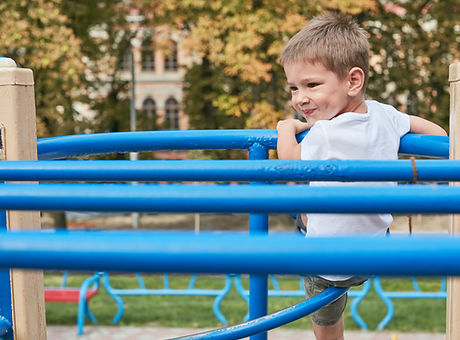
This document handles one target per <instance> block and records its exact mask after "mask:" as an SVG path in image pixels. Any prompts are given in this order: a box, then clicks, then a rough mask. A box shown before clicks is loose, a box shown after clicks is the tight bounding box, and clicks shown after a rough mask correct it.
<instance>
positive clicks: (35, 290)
mask: <svg viewBox="0 0 460 340" xmlns="http://www.w3.org/2000/svg"><path fill="white" fill-rule="evenodd" d="M33 85H34V79H33V74H32V71H31V70H30V69H22V68H16V64H15V62H14V61H13V60H12V59H9V58H0V124H1V134H2V136H1V137H2V138H1V140H2V156H3V159H6V160H36V159H37V134H36V121H35V98H34V86H33ZM6 219H7V226H8V229H9V230H18V229H40V212H39V211H7V213H6ZM10 273H11V300H12V301H11V304H12V310H13V334H14V339H15V340H30V339H38V340H41V339H46V323H45V299H44V292H43V272H42V271H26V270H19V269H13V270H11V272H10Z"/></svg>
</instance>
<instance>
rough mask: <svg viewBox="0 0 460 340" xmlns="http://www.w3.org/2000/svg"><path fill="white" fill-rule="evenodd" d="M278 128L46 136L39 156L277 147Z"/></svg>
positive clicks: (53, 157) (41, 143)
mask: <svg viewBox="0 0 460 340" xmlns="http://www.w3.org/2000/svg"><path fill="white" fill-rule="evenodd" d="M276 136H277V133H276V130H262V129H254V130H238V129H235V130H180V131H136V132H110V133H96V134H86V135H70V136H62V137H51V138H43V139H39V140H38V141H37V149H38V158H39V159H58V158H70V157H77V156H83V155H95V154H103V153H111V152H138V151H155V150H200V149H206V150H215V149H249V148H250V147H251V146H252V145H253V144H254V143H260V144H262V145H265V146H266V147H267V148H271V149H273V148H275V147H276Z"/></svg>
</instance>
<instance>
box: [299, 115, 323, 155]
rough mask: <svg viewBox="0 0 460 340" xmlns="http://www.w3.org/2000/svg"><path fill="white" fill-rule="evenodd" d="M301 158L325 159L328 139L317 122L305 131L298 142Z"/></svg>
mask: <svg viewBox="0 0 460 340" xmlns="http://www.w3.org/2000/svg"><path fill="white" fill-rule="evenodd" d="M300 150H301V151H300V159H301V160H304V161H305V160H322V159H327V150H328V141H327V138H326V135H325V133H324V131H323V129H322V127H321V123H319V122H317V123H316V124H315V125H314V126H313V127H312V128H311V129H310V131H309V132H308V133H307V135H306V136H305V137H304V139H303V140H302V142H301V144H300Z"/></svg>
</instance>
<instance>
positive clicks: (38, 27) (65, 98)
mask: <svg viewBox="0 0 460 340" xmlns="http://www.w3.org/2000/svg"><path fill="white" fill-rule="evenodd" d="M60 5H61V1H60V0H51V1H45V0H29V1H16V0H4V1H2V2H1V3H0V16H1V17H2V20H1V21H0V47H1V50H2V51H3V52H2V54H3V55H4V56H8V57H10V58H13V59H14V60H15V61H16V63H18V64H19V65H20V66H22V67H27V68H31V69H32V70H33V71H34V78H35V97H36V98H35V102H36V107H37V130H38V136H39V137H43V136H50V135H57V134H67V133H72V132H73V131H74V128H75V126H74V124H73V122H74V120H75V118H76V115H77V112H76V111H75V110H74V108H73V101H74V100H75V99H76V97H77V94H78V93H79V92H82V91H84V88H83V75H84V70H85V65H84V64H83V62H82V52H81V41H80V40H79V39H78V37H76V36H75V34H74V33H73V32H72V30H70V29H69V28H68V27H67V26H66V25H67V23H68V19H67V17H66V16H65V15H63V14H62V12H61V11H60Z"/></svg>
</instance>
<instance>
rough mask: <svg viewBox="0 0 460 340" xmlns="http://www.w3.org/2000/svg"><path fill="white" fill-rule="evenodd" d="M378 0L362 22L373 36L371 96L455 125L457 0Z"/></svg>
mask: <svg viewBox="0 0 460 340" xmlns="http://www.w3.org/2000/svg"><path fill="white" fill-rule="evenodd" d="M385 3H386V1H377V5H378V6H377V9H376V10H375V11H369V12H363V13H362V14H361V15H360V17H359V18H360V20H361V22H362V25H363V26H364V28H365V29H366V31H367V32H368V33H369V35H370V38H369V39H370V43H371V54H372V57H371V60H372V63H371V72H370V82H369V87H368V94H369V96H371V97H373V98H376V99H378V100H382V101H384V102H388V103H390V104H393V105H395V106H397V107H399V108H401V109H402V110H403V111H405V112H407V113H409V114H415V115H419V116H421V117H424V118H427V119H429V120H432V121H434V122H437V123H439V124H441V125H442V126H444V127H445V128H446V129H447V127H448V123H449V91H448V89H449V83H448V71H449V64H450V63H452V62H454V61H456V60H457V61H458V60H459V58H460V51H459V50H458V45H459V43H460V28H459V26H458V23H459V22H460V5H459V3H458V1H455V0H446V1H444V0H434V1H427V0H416V1H403V0H400V1H392V4H393V6H392V7H388V6H385Z"/></svg>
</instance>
